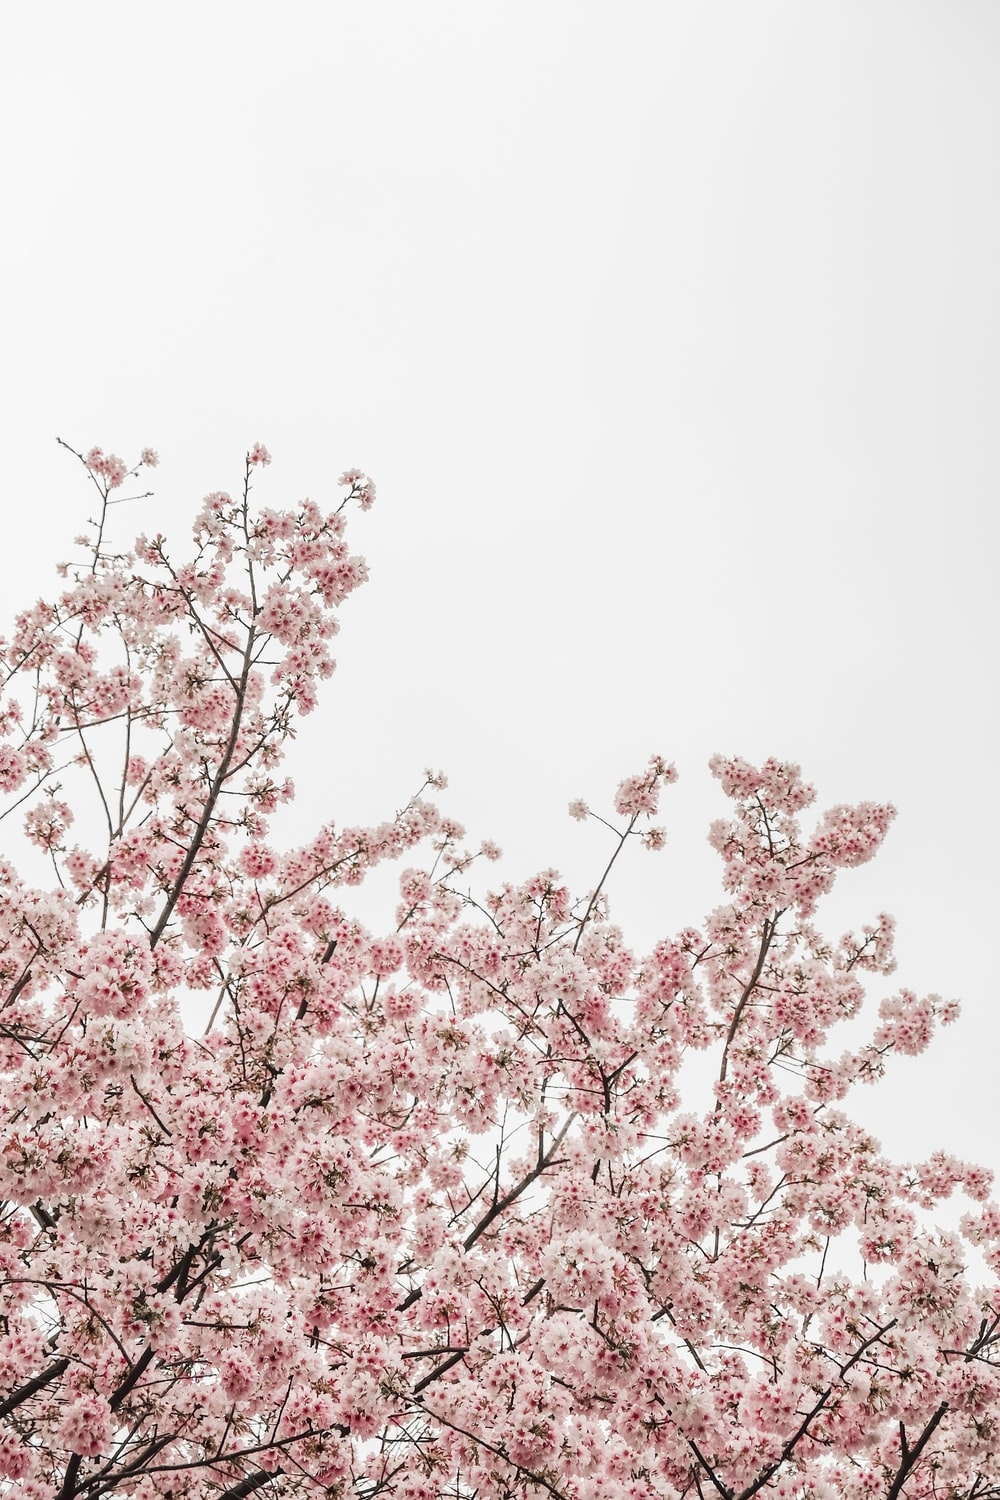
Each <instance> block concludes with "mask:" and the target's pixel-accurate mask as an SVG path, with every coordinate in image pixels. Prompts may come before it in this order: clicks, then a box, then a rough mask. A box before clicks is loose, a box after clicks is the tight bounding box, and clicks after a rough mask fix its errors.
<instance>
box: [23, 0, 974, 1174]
mask: <svg viewBox="0 0 1000 1500" xmlns="http://www.w3.org/2000/svg"><path fill="white" fill-rule="evenodd" d="M0 114H2V119H0V126H2V142H3V144H2V152H3V172H2V184H3V196H2V200H0V211H2V214H3V221H4V233H3V236H2V240H0V265H2V275H3V287H4V297H3V304H2V306H3V316H2V358H0V381H2V392H0V395H2V401H0V412H2V417H0V424H2V430H3V460H4V461H3V467H2V473H0V504H2V507H3V515H4V520H5V527H4V540H3V542H2V544H0V582H2V586H3V611H2V613H3V615H4V622H5V624H6V622H7V621H9V619H10V617H11V616H12V615H13V613H14V612H15V611H16V610H17V609H18V608H20V607H22V606H24V605H27V604H29V603H31V602H33V600H34V599H35V598H36V597H37V596H38V594H39V593H41V592H43V591H51V590H52V589H53V587H54V575H53V573H52V570H51V565H52V564H53V563H54V562H55V561H56V560H57V559H58V558H60V557H64V556H66V555H68V553H69V551H70V547H69V542H70V539H71V537H72V536H73V535H74V533H75V532H76V531H78V530H79V529H80V526H81V521H82V519H83V515H84V513H85V512H86V510H87V508H88V497H87V491H86V488H85V485H84V484H83V482H82V475H81V474H80V473H79V472H78V468H77V465H76V464H75V462H74V461H73V460H72V459H70V458H69V457H68V455H66V454H65V453H63V452H62V451H61V450H59V449H57V447H56V444H55V435H56V434H57V433H58V434H60V435H61V436H62V437H64V438H65V439H66V440H67V441H69V442H71V443H72V444H73V445H74V446H75V447H87V446H89V445H91V444H94V443H96V444H99V445H100V446H102V447H103V448H105V449H106V450H109V451H114V452H116V453H119V454H121V455H122V456H123V457H125V458H126V459H129V460H131V459H132V458H134V457H135V456H136V455H137V453H138V450H139V448H140V447H142V446H143V445H145V444H147V443H148V444H151V445H152V446H154V447H156V448H158V449H159V451H160V455H161V467H160V469H159V470H158V471H156V473H155V475H154V476H153V482H154V484H155V489H156V498H155V499H153V500H149V501H144V502H142V503H141V504H137V505H135V506H133V507H129V508H125V507H123V508H122V509H121V510H119V512H118V514H117V520H118V523H119V524H120V526H121V528H122V539H123V540H125V538H126V536H129V537H130V536H132V535H134V534H135V532H137V531H139V530H145V529H155V530H163V531H165V532H167V533H168V535H172V536H175V537H178V538H183V537H184V536H185V535H186V533H187V530H188V525H189V521H190V517H191V516H192V514H193V512H194V510H195V508H196V506H197V504H198V502H199V501H200V499H201V497H202V495H204V494H205V493H207V492H208V491H209V490H214V489H220V488H229V489H234V490H235V489H236V488H237V486H238V484H239V480H240V474H241V464H242V455H243V454H244V452H245V451H246V449H247V447H248V446H249V445H250V444H251V443H253V442H254V441H257V440H260V441H263V442H265V443H267V444H268V446H269V447H270V448H271V451H272V453H273V455H274V464H273V466H272V468H271V469H269V470H268V471H266V473H265V474H264V475H263V476H262V477H261V482H260V488H259V491H258V494H259V496H260V498H261V499H262V500H263V501H264V502H265V503H270V504H280V503H282V502H283V501H286V500H287V501H289V502H294V501H296V500H298V499H300V498H301V497H302V496H303V495H304V494H310V495H311V496H312V497H313V498H314V499H316V500H317V501H320V502H323V501H325V500H328V499H331V498H334V496H335V493H336V492H335V480H336V476H337V474H338V473H339V472H340V470H341V469H343V468H346V467H347V466H348V465H352V464H358V465H360V466H362V467H364V468H366V469H367V470H368V471H369V472H370V473H371V474H372V475H373V476H374V477H375V479H376V480H377V482H378V486H379V499H378V504H377V508H376V509H375V510H373V511H372V512H371V514H370V515H368V516H360V515H359V516H357V518H356V519H355V520H354V522H353V523H352V528H351V537H352V541H353V545H354V548H355V550H358V551H361V552H363V553H364V554H365V555H366V557H367V558H368V561H369V565H370V567H371V570H372V575H373V579H372V582H371V584H370V585H369V586H368V587H367V588H366V589H365V590H364V591H363V592H362V593H361V594H359V595H356V596H355V597H354V598H353V599H351V600H350V601H349V602H348V604H347V606H346V607H345V610H344V613H343V617H342V623H343V630H342V634H341V637H340V641H339V652H338V655H339V660H340V668H339V670H338V673H337V676H336V677H335V679H334V681H333V682H332V683H331V684H329V685H328V691H327V694H326V699H325V703H324V706H323V708H322V710H321V711H320V712H319V713H317V714H316V715H315V716H314V717H313V719H311V720H308V721H306V723H305V724H304V726H303V733H302V736H301V739H300V741H299V744H298V746H297V747H296V753H295V755H294V757H293V760H292V762H291V767H290V769H291V771H292V773H293V774H294V776H295V778H296V781H297V783H298V786H299V788H300V793H301V801H300V804H299V809H298V814H297V817H298V820H299V827H298V831H299V832H301V833H302V834H303V835H305V833H306V832H307V831H308V829H309V827H310V825H311V823H315V822H317V821H320V820H325V819H328V818H331V817H333V818H336V819H337V820H338V821H340V822H353V821H357V820H361V819H366V820H369V819H370V820H378V819H380V818H381V817H383V816H385V815H391V813H392V811H393V810H394V809H395V807H397V806H399V805H401V804H402V803H403V802H404V801H405V800H406V797H407V796H408V794H409V792H410V791H411V790H412V789H413V788H414V787H415V786H416V785H417V783H418V781H419V779H420V773H421V771H422V768H423V767H424V766H425V765H432V766H435V767H436V766H440V767H442V768H443V769H444V770H446V771H447V772H448V774H449V776H450V779H451V785H450V788H449V791H448V792H447V793H446V794H445V796H444V798H443V802H444V805H445V806H446V807H447V809H448V810H449V811H450V812H451V813H452V814H453V815H455V816H457V817H460V818H462V819H463V821H465V822H466V824H467V826H468V827H469V829H470V832H471V833H472V834H474V836H475V837H476V838H477V839H478V838H481V837H489V836H492V837H495V838H496V839H497V840H498V841H499V842H500V843H501V844H502V845H503V846H504V848H505V850H506V851H507V852H508V857H507V859H506V860H505V863H504V865H503V866H502V869H501V872H500V873H501V874H503V875H505V876H508V877H510V878H515V877H521V876H525V875H527V874H529V873H531V872H532V871H534V870H536V869H538V868H540V867H543V866H548V865H556V866H558V867H559V868H561V869H562V870H563V871H564V872H565V873H566V874H567V875H568V876H570V877H571V879H572V882H573V884H574V886H575V887H576V888H578V889H583V888H585V887H587V886H588V885H590V884H592V883H593V881H594V879H596V877H597V874H598V872H599V870H600V868H601V867H602V866H603V862H604V859H605V857H606V853H607V848H606V844H605V842H604V841H603V840H602V838H601V835H600V830H598V829H596V828H593V827H581V825H579V824H575V823H572V822H570V821H569V819H568V818H567V815H566V804H567V802H568V800H569V799H570V798H571V797H575V796H584V797H586V798H587V799H588V800H589V801H591V802H592V803H593V805H594V806H595V807H599V808H603V807H606V806H607V804H608V801H609V799H610V796H611V793H612V791H613V788H614V786H615V784H616V782H617V780H618V779H619V778H620V777H621V776H622V775H624V774H626V773H629V772H632V771H634V770H637V769H639V767H640V766H641V765H642V764H643V763H644V762H645V760H646V758H647V757H648V755H649V754H650V753H651V752H653V751H659V752H661V753H663V754H665V755H667V756H669V757H671V758H673V759H675V760H676V761H677V763H678V766H679V769H680V772H681V781H680V784H679V785H678V786H676V787H675V788H673V789H671V790H670V791H669V793H668V795H667V798H666V803H665V808H664V818H663V821H664V822H665V823H666V825H667V827H668V830H669V834H670V842H669V844H668V848H667V851H666V852H665V853H664V854H661V855H659V856H651V855H648V854H646V853H645V852H643V851H642V850H640V849H639V848H638V847H636V848H635V849H634V850H633V851H632V852H631V854H630V856H629V858H628V861H627V866H626V868H625V870H624V871H623V873H622V875H621V876H620V877H619V879H618V881H617V883H616V884H615V886H614V887H613V888H612V898H613V906H614V912H615V915H616V916H617V917H618V918H619V919H620V920H621V922H622V924H623V925H624V927H625V929H626V932H627V933H628V934H629V935H630V936H631V937H632V939H633V942H634V943H635V945H637V946H639V947H647V946H649V945H650V944H651V943H652V942H654V941H655V940H656V939H657V938H658V937H660V936H665V935H667V934H669V933H672V932H675V931H676V930H678V929H679V928H680V927H683V926H686V925H689V924H692V923H697V922H699V921H700V920H701V918H702V917H703V915H704V913H705V911H706V910H708V909H709V908H710V907H711V906H714V905H715V904H717V902H718V901H719V900H720V899H722V898H721V891H720V887H719V885H718V881H717V878H716V868H717V864H718V861H717V858H716V856H715V855H714V854H712V852H711V851H710V850H709V849H708V846H707V844H706V843H705V841H704V832H705V829H706V828H707V824H708V822H709V820H710V819H711V818H712V817H715V816H718V815H719V814H720V813H721V812H722V811H723V810H724V809H723V803H722V799H721V798H719V797H718V796H717V795H716V793H715V789H714V783H712V781H711V779H710V777H709V775H708V772H707V769H706V761H707V759H708V757H709V755H710V754H711V753H712V752H713V751H715V750H722V751H725V752H727V753H739V754H743V755H745V756H747V757H749V758H751V759H756V758H762V757H764V756H766V755H768V754H775V755H778V756H780V757H782V758H785V759H792V760H798V761H800V762H801V763H802V764H803V767H804V769H805V771H806V773H807V774H808V775H809V777H810V779H812V780H813V781H815V783H816V784H817V786H818V789H819V793H820V801H821V804H824V805H825V804H829V803H833V802H840V801H848V800H851V799H859V798H863V797H872V798H878V799H889V800H892V801H894V802H895V803H896V804H897V806H898V808H899V818H898V820H897V822H896V824H895V826H894V828H893V831H892V832H891V834H890V837H889V841H888V844H887V846H886V848H885V850H884V852H883V854H882V855H881V856H880V857H879V859H878V860H877V861H876V862H875V863H873V864H872V865H870V866H868V867H866V868H865V869H864V870H862V871H859V872H856V873H854V874H851V873H850V872H848V873H847V874H846V875H845V876H844V877H843V880H842V884H841V888H840V894H839V896H838V897H837V898H836V899H835V900H833V901H831V902H830V903H828V906H827V909H826V911H825V912H824V911H821V913H820V918H821V921H822V922H823V923H824V924H825V925H826V926H827V927H828V928H829V929H830V931H831V933H832V935H834V936H838V935H839V933H840V932H841V931H842V930H844V928H845V927H846V926H847V925H849V924H857V923H860V922H861V921H863V920H865V919H866V918H868V917H870V916H873V915H874V914H875V913H876V912H877V911H879V910H881V909H888V910H890V911H892V912H894V913H895V914H896V915H897V917H898V919H899V923H900V930H899V941H898V952H899V958H900V967H899V972H898V974H897V975H896V976H894V980H893V981H889V982H887V983H886V985H885V986H884V987H883V988H884V990H885V991H888V990H889V988H890V987H891V985H892V984H893V983H896V982H898V983H900V984H906V985H907V986H909V987H911V988H914V989H917V990H919V991H921V992H926V991H939V992H942V993H944V994H946V995H949V996H950V995H957V996H959V997H961V998H962V999H963V1001H964V1006H965V1009H964V1016H963V1019H962V1021H961V1022H960V1023H959V1025H958V1026H957V1027H955V1028H953V1029H952V1030H951V1031H950V1032H947V1033H945V1034H944V1036H943V1037H942V1038H941V1039H940V1041H939V1043H938V1045H937V1046H936V1047H935V1048H934V1049H933V1050H932V1051H931V1052H930V1053H929V1054H928V1055H927V1056H925V1057H924V1058H923V1059H920V1060H917V1061H912V1060H900V1061H899V1062H898V1063H897V1065H896V1067H895V1070H894V1072H895V1082H894V1084H893V1085H892V1087H889V1086H886V1087H884V1088H883V1089H882V1090H881V1091H879V1092H878V1093H868V1092H866V1093H865V1094H863V1095H861V1096H860V1099H859V1112H863V1113H864V1116H865V1118H866V1119H869V1120H870V1121H871V1122H872V1123H873V1124H874V1125H875V1127H876V1128H877V1129H878V1131H879V1133H880V1134H881V1135H882V1137H883V1139H884V1140H885V1142H886V1144H887V1145H888V1146H889V1147H890V1148H891V1149H892V1150H893V1151H894V1152H895V1153H896V1154H897V1155H915V1154H922V1153H926V1152H928V1151H930V1150H931V1149H932V1148H934V1147H935V1146H944V1147H946V1148H948V1149H952V1150H956V1151H959V1152H962V1153H964V1154H966V1155H969V1156H972V1157H975V1158H977V1159H979V1160H983V1161H986V1162H989V1163H991V1164H992V1165H994V1166H996V1167H1000V1141H998V1139H997V1130H996V1124H995V1121H996V1109H997V1106H996V1099H997V1093H998V1087H997V1083H996V1077H997V1072H996V1064H997V1056H998V1043H1000V1025H998V1022H997V1006H998V985H997V976H996V957H995V954H994V947H995V945H996V938H995V933H996V928H997V908H998V897H1000V881H998V875H997V863H996V850H997V846H998V835H1000V828H998V813H997V797H996V776H997V710H996V656H997V644H998V640H997V637H998V631H997V614H998V611H997V589H996V585H995V572H996V565H997V545H998V527H997V519H996V517H997V510H996V480H997V470H998V437H997V433H998V423H997V414H998V396H1000V353H998V350H1000V341H998V335H1000V318H998V291H997V287H998V271H997V267H998V264H1000V183H998V159H1000V6H998V5H996V4H994V3H991V0H982V3H977V0H940V3H926V0H898V3H890V0H885V3H880V0H827V3H810V0H796V3H776V0H759V3H758V0H738V3H737V0H734V3H726V4H720V3H703V0H687V3H682V4H678V3H668V0H663V3H656V4H653V3H646V4H642V3H628V0H618V3H615V4H610V3H605V4H600V5H598V4H595V3H589V0H577V3H572V4H571V3H563V0H530V3H526V0H514V3H511V0H508V3H505V4H503V5H487V4H485V3H477V0H462V3H450V4H446V3H441V0H420V3H398V0H397V3H372V4H368V5H359V4H356V3H352V4H347V3H339V0H327V3H322V4H321V3H319V0H316V3H312V4H305V3H295V0H283V3H281V4H277V3H272V4H262V3H259V0H240V3H235V0H232V3H213V0H199V3H196V4H193V3H184V0H181V3H175V4H173V5H171V6H169V7H159V8H156V7H151V6H143V5H136V4H134V3H127V4H112V3H103V0H92V3H88V4H86V5H82V4H79V3H78V0H73V3H69V0H47V3H46V4H44V5H39V4H36V3H30V0H6V3H5V4H4V5H3V8H2V15H0ZM0 628H2V627H0ZM489 874H490V875H491V876H492V878H493V880H494V881H495V879H496V878H497V873H496V872H495V871H490V872H489ZM394 878H395V876H393V879H394ZM380 889H382V890H383V891H385V888H380ZM376 894H377V893H376ZM391 909H392V900H391V896H390V895H389V894H387V893H386V894H384V903H383V905H382V906H381V907H380V908H378V910H381V911H382V912H384V919H383V921H382V923H381V925H384V926H385V927H388V926H390V925H391ZM370 915H371V914H370ZM372 920H373V921H374V922H375V924H376V925H380V924H379V922H378V915H377V910H376V913H375V915H374V916H372Z"/></svg>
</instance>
